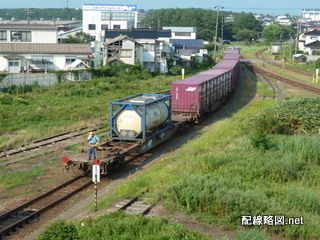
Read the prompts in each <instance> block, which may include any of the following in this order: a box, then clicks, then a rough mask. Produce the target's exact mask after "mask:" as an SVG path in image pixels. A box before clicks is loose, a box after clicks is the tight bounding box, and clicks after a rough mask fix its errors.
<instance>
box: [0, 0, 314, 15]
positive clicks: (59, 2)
mask: <svg viewBox="0 0 320 240" xmlns="http://www.w3.org/2000/svg"><path fill="white" fill-rule="evenodd" d="M82 4H131V5H137V6H138V9H144V10H149V9H159V8H204V9H214V6H222V7H224V10H226V11H234V12H252V13H258V14H259V13H263V14H271V15H284V14H286V13H289V14H291V15H300V14H301V9H303V8H318V9H320V2H319V0H304V1H301V0H267V1H265V0H264V1H261V0H158V1H152V0H121V1H118V0H113V1H105V0H82V1H81V0H80V1H79V0H55V1H48V0H0V8H64V7H66V6H68V7H69V8H80V9H81V7H82Z"/></svg>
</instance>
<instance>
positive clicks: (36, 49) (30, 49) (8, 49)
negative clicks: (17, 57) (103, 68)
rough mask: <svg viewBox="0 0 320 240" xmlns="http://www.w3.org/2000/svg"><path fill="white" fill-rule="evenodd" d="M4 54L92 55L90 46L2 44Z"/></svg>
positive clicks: (1, 51) (0, 47) (0, 46)
mask: <svg viewBox="0 0 320 240" xmlns="http://www.w3.org/2000/svg"><path fill="white" fill-rule="evenodd" d="M0 53H2V54H85V55H88V54H92V51H91V48H90V44H57V43H0Z"/></svg>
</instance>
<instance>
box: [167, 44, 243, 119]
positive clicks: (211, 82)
mask: <svg viewBox="0 0 320 240" xmlns="http://www.w3.org/2000/svg"><path fill="white" fill-rule="evenodd" d="M239 64H240V53H239V50H238V49H227V50H226V53H225V56H224V58H223V59H222V60H221V61H220V62H219V63H218V64H217V65H215V66H214V67H213V68H211V69H209V70H207V71H204V72H201V73H199V74H196V75H194V76H192V77H189V78H186V79H184V80H181V81H177V82H174V83H173V84H172V85H171V95H172V112H174V113H176V114H177V113H179V114H184V115H188V116H190V117H191V118H193V119H199V118H200V117H201V115H202V114H203V113H205V112H211V111H213V110H215V109H216V108H218V107H219V106H220V105H221V104H222V103H223V102H224V100H225V99H226V98H227V97H228V96H229V95H230V93H231V92H232V91H233V89H234V87H235V83H236V81H237V79H238V78H239Z"/></svg>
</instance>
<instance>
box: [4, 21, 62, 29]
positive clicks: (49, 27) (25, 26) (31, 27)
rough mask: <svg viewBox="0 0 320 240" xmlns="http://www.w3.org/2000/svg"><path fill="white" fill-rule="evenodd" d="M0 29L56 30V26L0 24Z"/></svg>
mask: <svg viewBox="0 0 320 240" xmlns="http://www.w3.org/2000/svg"><path fill="white" fill-rule="evenodd" d="M0 28H1V29H39V30H57V28H58V27H57V26H56V25H45V24H42V25H40V24H12V23H10V24H5V23H2V24H1V23H0Z"/></svg>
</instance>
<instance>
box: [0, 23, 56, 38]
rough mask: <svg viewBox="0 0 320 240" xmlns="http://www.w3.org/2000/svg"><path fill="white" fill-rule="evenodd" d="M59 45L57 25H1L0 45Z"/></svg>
mask: <svg viewBox="0 0 320 240" xmlns="http://www.w3.org/2000/svg"><path fill="white" fill-rule="evenodd" d="M2 42H6V43H58V27H57V26H55V25H33V24H0V43H2Z"/></svg>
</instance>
